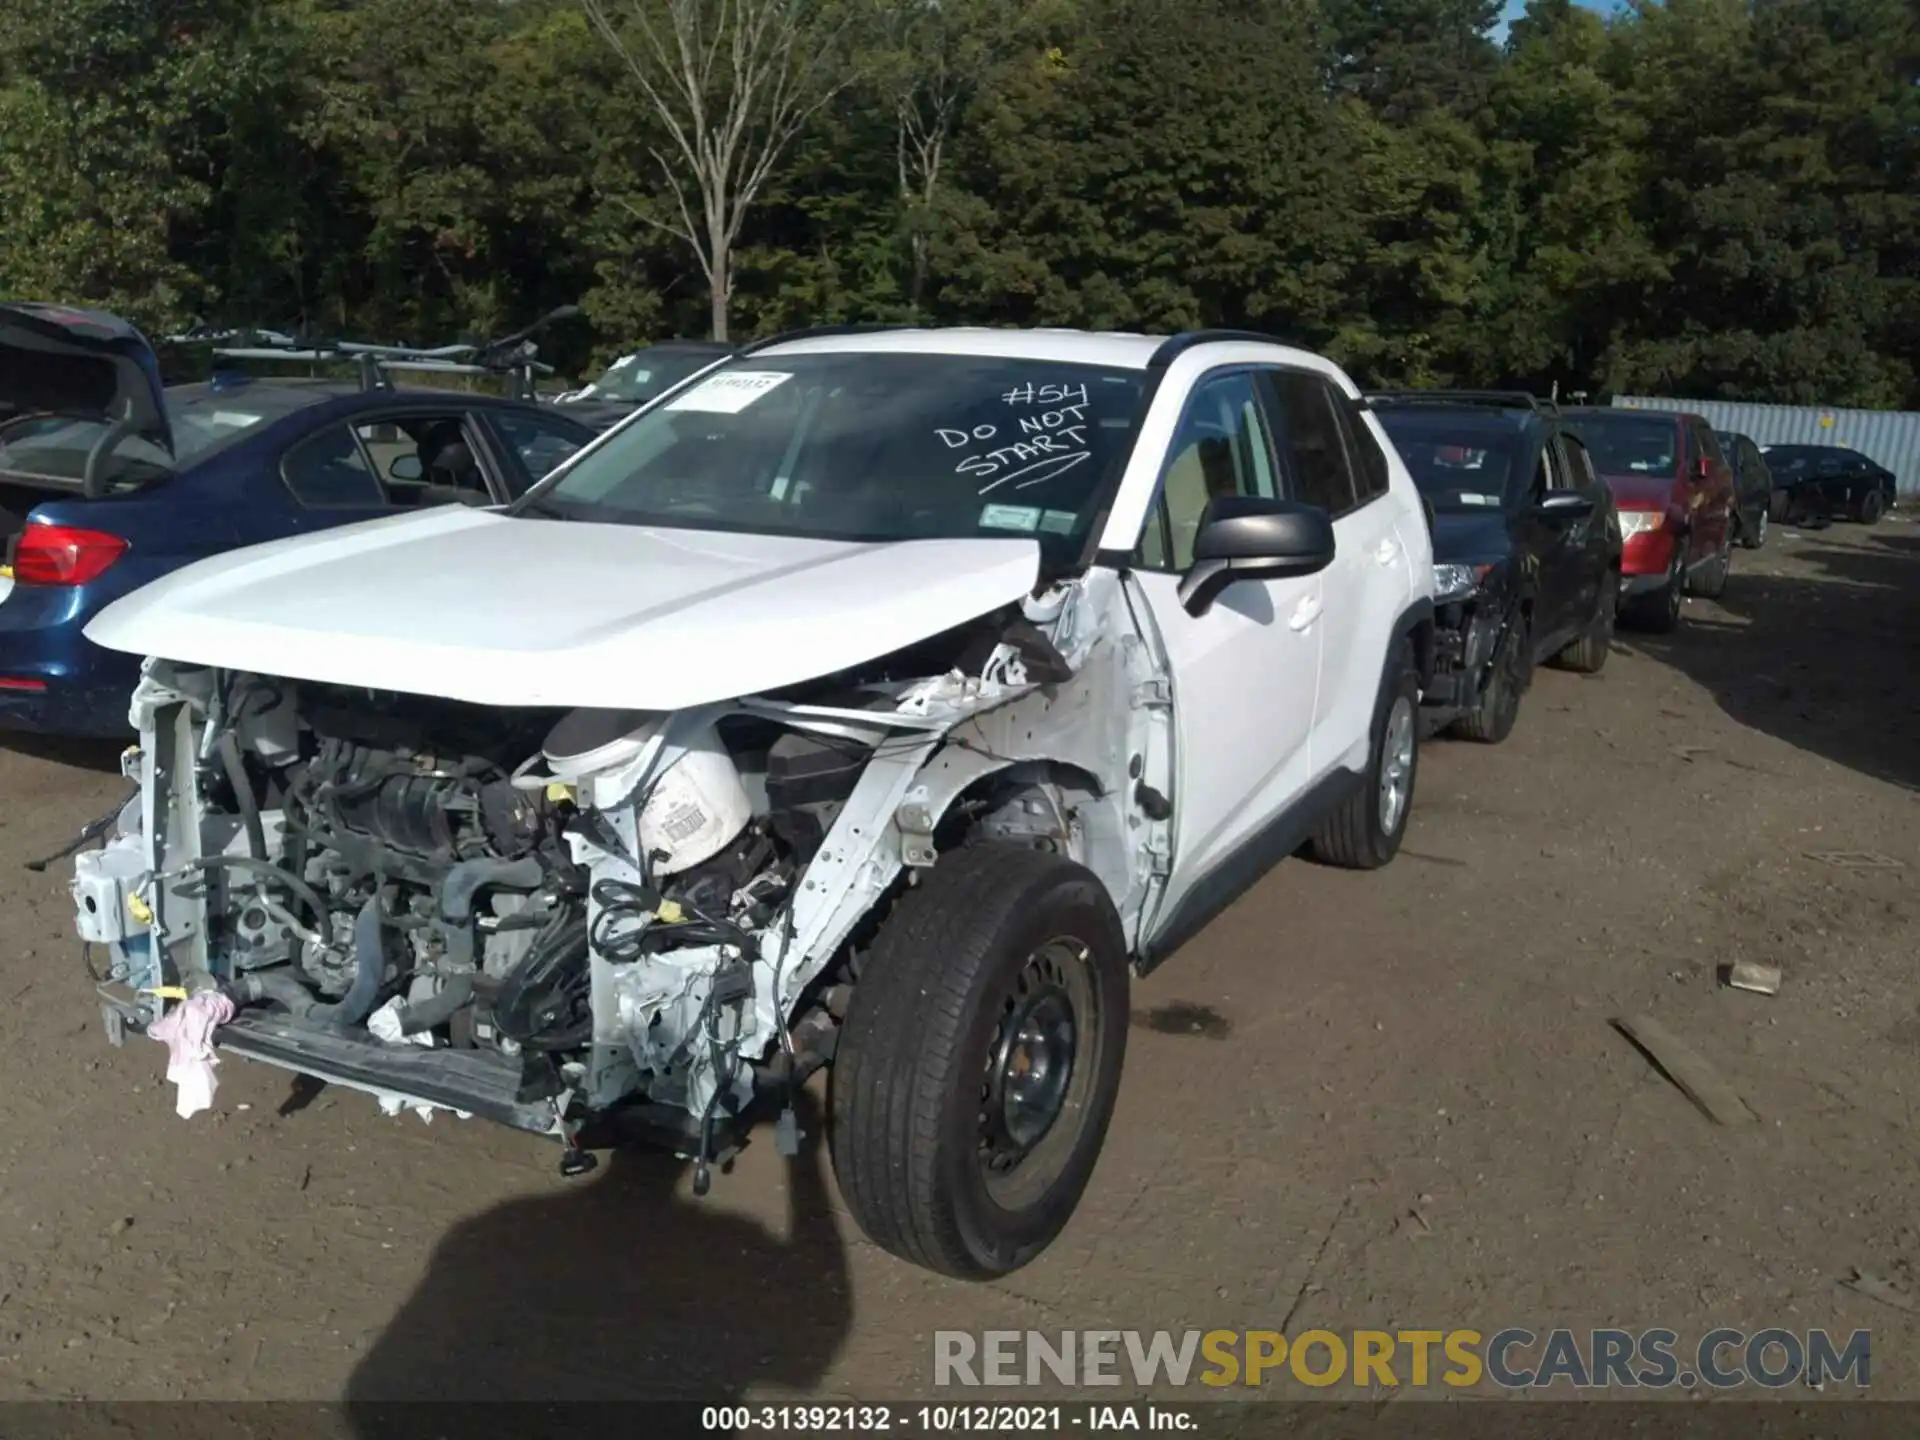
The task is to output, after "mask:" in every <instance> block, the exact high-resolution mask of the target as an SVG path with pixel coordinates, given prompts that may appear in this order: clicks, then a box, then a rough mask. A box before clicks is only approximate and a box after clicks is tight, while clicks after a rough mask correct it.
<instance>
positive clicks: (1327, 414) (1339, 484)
mask: <svg viewBox="0 0 1920 1440" xmlns="http://www.w3.org/2000/svg"><path fill="white" fill-rule="evenodd" d="M1266 384H1267V387H1268V389H1267V393H1268V401H1269V404H1268V408H1269V409H1270V410H1271V411H1272V413H1273V427H1274V431H1275V435H1274V438H1275V441H1276V442H1277V444H1276V448H1277V450H1278V452H1279V455H1280V468H1281V471H1282V472H1283V474H1284V475H1285V477H1286V487H1287V489H1286V493H1287V494H1288V495H1289V496H1291V497H1293V498H1295V499H1298V500H1301V501H1303V502H1305V503H1306V504H1308V505H1318V506H1319V507H1320V508H1321V509H1323V510H1325V511H1326V512H1327V513H1328V514H1329V515H1331V516H1333V517H1334V518H1335V519H1338V518H1339V517H1340V516H1342V515H1345V514H1347V513H1348V512H1350V511H1352V510H1354V509H1356V508H1357V507H1358V506H1359V505H1360V504H1361V503H1362V498H1361V495H1360V493H1359V487H1357V486H1356V485H1355V484H1354V477H1353V467H1352V464H1351V462H1350V461H1349V459H1348V456H1347V445H1346V437H1345V434H1344V433H1343V432H1344V427H1343V425H1342V424H1341V414H1340V412H1341V405H1340V397H1339V396H1337V395H1335V394H1334V391H1333V387H1332V386H1331V385H1329V384H1328V383H1327V382H1326V381H1325V380H1323V379H1322V378H1321V377H1320V376H1318V375H1315V374H1313V373H1312V372H1311V371H1307V370H1273V371H1269V372H1268V373H1267V376H1266Z"/></svg>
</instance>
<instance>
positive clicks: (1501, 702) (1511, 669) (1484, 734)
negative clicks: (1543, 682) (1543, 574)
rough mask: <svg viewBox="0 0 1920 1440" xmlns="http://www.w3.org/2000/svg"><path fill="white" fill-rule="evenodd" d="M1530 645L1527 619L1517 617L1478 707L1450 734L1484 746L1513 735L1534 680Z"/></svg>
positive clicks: (1450, 729)
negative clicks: (1521, 699) (1530, 683)
mask: <svg viewBox="0 0 1920 1440" xmlns="http://www.w3.org/2000/svg"><path fill="white" fill-rule="evenodd" d="M1530 643H1531V637H1530V635H1529V633H1528V629H1527V621H1526V617H1525V616H1524V615H1516V616H1515V617H1514V618H1513V621H1512V622H1511V623H1510V624H1509V625H1508V626H1507V629H1506V633H1505V634H1503V635H1502V636H1501V637H1500V648H1499V649H1498V650H1496V651H1495V652H1494V657H1493V671H1492V674H1491V675H1490V676H1489V677H1488V679H1487V688H1486V689H1485V690H1484V691H1482V692H1481V695H1480V703H1479V705H1477V706H1475V707H1474V709H1473V710H1472V711H1470V712H1469V713H1468V714H1465V715H1462V716H1461V717H1460V718H1459V719H1458V720H1456V721H1454V722H1453V724H1452V725H1450V726H1448V727H1447V729H1448V733H1449V734H1451V735H1455V736H1458V737H1459V738H1460V739H1462V740H1472V741H1474V742H1476V743H1477V744H1481V745H1498V744H1499V743H1500V742H1501V741H1502V740H1505V739H1506V738H1507V737H1508V736H1509V735H1511V734H1512V733H1513V726H1514V722H1515V721H1516V720H1518V719H1519V718H1520V698H1521V697H1522V696H1523V695H1525V694H1526V693H1527V682H1528V681H1529V680H1530V679H1532V675H1531V668H1532V667H1531V665H1530V664H1529V662H1530V661H1531V660H1532V658H1533V657H1532V655H1531V654H1530V653H1529V652H1528V646H1529V644H1530Z"/></svg>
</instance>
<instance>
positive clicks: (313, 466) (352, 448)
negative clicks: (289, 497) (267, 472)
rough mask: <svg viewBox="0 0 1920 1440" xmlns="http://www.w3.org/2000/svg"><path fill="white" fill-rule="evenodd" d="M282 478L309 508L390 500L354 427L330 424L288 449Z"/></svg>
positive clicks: (368, 505) (358, 506) (373, 505)
mask: <svg viewBox="0 0 1920 1440" xmlns="http://www.w3.org/2000/svg"><path fill="white" fill-rule="evenodd" d="M280 475H281V478H282V479H284V480H285V481H286V485H287V489H289V490H291V491H292V492H293V498H294V499H295V500H298V501H299V502H300V504H301V505H302V506H304V507H305V508H306V509H309V510H371V509H378V508H379V507H380V506H382V505H384V504H386V503H387V497H386V493H385V492H384V491H383V490H382V489H381V488H380V481H379V480H378V479H377V478H376V477H375V476H374V473H373V466H372V465H371V464H369V463H368V461H367V457H366V456H365V455H364V454H363V453H362V452H361V449H360V443H359V441H358V440H356V439H355V438H354V433H353V430H352V429H351V427H349V426H346V425H329V426H328V427H327V428H326V429H325V430H322V431H321V432H320V433H319V434H317V435H310V436H308V437H307V438H306V439H305V440H302V441H301V442H300V443H299V444H298V445H296V446H294V447H293V448H292V449H291V450H289V451H288V452H287V455H286V458H285V459H284V460H283V461H281V463H280Z"/></svg>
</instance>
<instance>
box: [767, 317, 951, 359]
mask: <svg viewBox="0 0 1920 1440" xmlns="http://www.w3.org/2000/svg"><path fill="white" fill-rule="evenodd" d="M922 328H923V327H922V326H919V325H905V324H900V323H898V322H890V321H863V322H859V323H856V324H851V325H806V326H802V327H801V328H800V329H798V330H782V331H781V332H780V333H779V334H777V335H768V336H766V337H765V338H763V339H759V340H749V341H748V342H747V343H746V344H744V345H742V346H741V347H740V348H739V349H738V350H736V351H734V354H736V355H757V354H758V353H759V352H760V351H762V350H766V349H770V348H771V347H773V346H775V345H784V344H786V343H787V342H788V341H789V340H824V339H826V338H828V337H829V336H833V335H879V334H884V333H885V332H887V331H889V330H919V329H922Z"/></svg>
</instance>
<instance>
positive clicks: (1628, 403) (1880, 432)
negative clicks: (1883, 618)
mask: <svg viewBox="0 0 1920 1440" xmlns="http://www.w3.org/2000/svg"><path fill="white" fill-rule="evenodd" d="M1613 403H1614V404H1615V405H1616V406H1618V407H1620V408H1622V409H1625V410H1685V411H1688V412H1690V413H1692V414H1695V415H1703V416H1705V417H1706V419H1707V421H1708V423H1709V424H1711V425H1712V426H1713V428H1714V429H1716V430H1723V431H1724V430H1730V431H1733V432H1734V433H1736V434H1740V435H1745V436H1747V437H1748V438H1749V439H1751V440H1752V441H1753V442H1754V443H1755V444H1757V445H1838V446H1841V447H1842V448H1844V449H1848V450H1858V451H1859V452H1860V453H1861V454H1862V455H1866V456H1869V457H1870V458H1872V459H1874V460H1877V461H1878V462H1879V463H1880V464H1882V465H1884V466H1886V467H1887V469H1889V470H1891V471H1892V472H1893V474H1894V485H1895V488H1896V489H1898V490H1899V492H1900V494H1901V496H1902V497H1905V498H1912V499H1920V411H1916V410H1835V409H1831V408H1827V407H1823V406H1819V405H1748V404H1742V403H1736V402H1734V401H1730V400H1676V399H1671V398H1668V397H1664V396H1651V395H1616V396H1614V397H1613Z"/></svg>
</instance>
